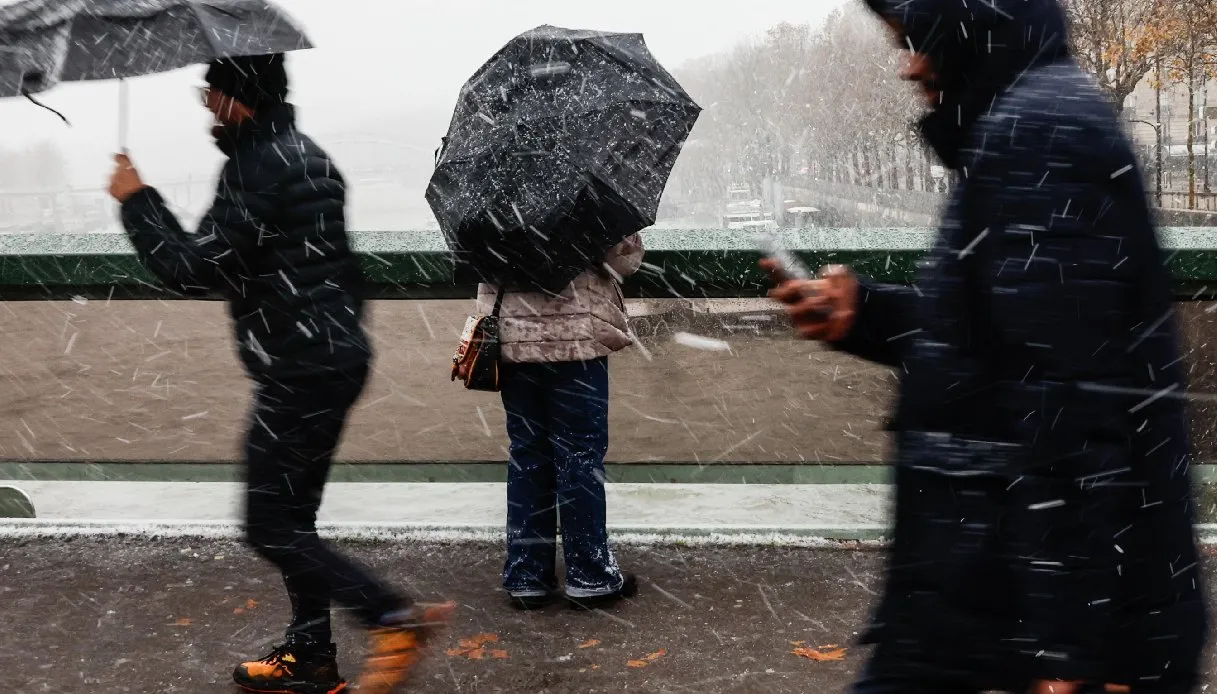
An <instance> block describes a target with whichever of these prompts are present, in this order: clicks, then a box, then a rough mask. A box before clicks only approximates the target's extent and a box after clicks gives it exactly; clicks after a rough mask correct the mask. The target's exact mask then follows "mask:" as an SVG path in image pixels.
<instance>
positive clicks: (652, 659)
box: [642, 648, 668, 663]
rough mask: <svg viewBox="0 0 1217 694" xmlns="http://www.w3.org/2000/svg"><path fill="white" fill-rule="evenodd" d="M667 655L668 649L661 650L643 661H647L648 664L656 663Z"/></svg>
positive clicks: (645, 657)
mask: <svg viewBox="0 0 1217 694" xmlns="http://www.w3.org/2000/svg"><path fill="white" fill-rule="evenodd" d="M667 654H668V649H666V648H661V649H659V650H658V651H655V652H654V653H652V654H650V655H647V656H643V658H642V659H643V660H645V661H647V662H650V663H653V662H655V661H656V660H659V659H660V658H662V657H664V656H665V655H667Z"/></svg>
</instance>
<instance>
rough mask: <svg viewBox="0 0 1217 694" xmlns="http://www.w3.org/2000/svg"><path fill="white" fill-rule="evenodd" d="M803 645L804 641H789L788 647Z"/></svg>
mask: <svg viewBox="0 0 1217 694" xmlns="http://www.w3.org/2000/svg"><path fill="white" fill-rule="evenodd" d="M805 643H807V642H806V641H791V642H790V645H791V646H802V645H803V644H805Z"/></svg>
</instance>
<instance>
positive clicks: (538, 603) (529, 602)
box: [507, 595, 554, 612]
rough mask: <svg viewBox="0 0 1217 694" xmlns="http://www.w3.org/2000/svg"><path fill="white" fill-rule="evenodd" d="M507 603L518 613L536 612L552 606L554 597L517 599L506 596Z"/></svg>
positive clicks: (532, 596) (535, 596) (536, 596)
mask: <svg viewBox="0 0 1217 694" xmlns="http://www.w3.org/2000/svg"><path fill="white" fill-rule="evenodd" d="M507 602H508V603H510V604H511V606H512V607H514V608H515V609H517V610H519V611H520V612H534V611H536V610H543V609H545V608H546V607H549V606H550V605H552V604H554V596H553V595H530V596H528V597H519V598H517V597H514V596H511V595H509V596H507Z"/></svg>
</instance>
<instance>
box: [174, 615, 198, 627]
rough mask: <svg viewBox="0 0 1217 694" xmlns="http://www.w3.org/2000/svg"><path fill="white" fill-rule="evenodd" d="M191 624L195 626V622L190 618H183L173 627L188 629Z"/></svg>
mask: <svg viewBox="0 0 1217 694" xmlns="http://www.w3.org/2000/svg"><path fill="white" fill-rule="evenodd" d="M191 624H194V622H192V621H191V620H190V618H189V617H181V618H179V619H178V620H177V621H176V622H174V623H173V626H176V627H188V626H190V625H191Z"/></svg>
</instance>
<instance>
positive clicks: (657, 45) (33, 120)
mask: <svg viewBox="0 0 1217 694" xmlns="http://www.w3.org/2000/svg"><path fill="white" fill-rule="evenodd" d="M847 1H853V0H740V1H735V2H729V1H724V0H611V1H609V0H281V2H280V5H281V6H282V7H284V8H285V9H287V10H288V11H289V12H290V13H291V14H292V15H293V16H294V17H295V18H296V19H297V20H299V22H300V23H301V24H303V25H304V27H305V28H306V29H307V31H308V33H309V35H310V37H311V38H312V39H313V42H314V43H315V44H316V45H317V46H318V48H317V49H316V50H313V51H306V52H302V53H298V54H295V55H294V56H293V57H292V59H291V61H290V62H289V70H290V71H291V76H292V79H293V95H292V101H293V102H294V103H296V104H297V106H299V107H300V110H301V116H302V123H303V127H304V128H305V129H307V130H309V131H312V132H314V133H326V134H328V133H345V132H347V131H350V130H352V129H354V130H358V129H359V126H358V123H361V122H366V121H367V120H369V119H371V120H376V119H378V118H382V117H383V118H392V117H396V116H397V114H409V113H411V112H420V111H425V112H432V113H434V112H437V111H442V112H446V113H450V112H451V108H452V106H453V104H454V103H455V98H456V95H457V93H458V91H459V89H460V86H461V84H462V83H463V82H464V81H465V79H467V78H468V77H469V76H470V75H471V74H472V73H473V71H474V70H476V69H477V67H478V66H479V65H481V64H482V63H483V62H484V61H485V60H486V59H487V58H489V57H490V56H491V55H492V54H493V53H494V52H495V51H497V50H498V49H499V48H500V47H501V46H502V45H503V44H504V43H505V42H507V41H508V40H509V39H510V38H511V37H512V36H515V35H516V34H518V33H520V32H523V31H526V30H528V29H530V28H532V27H534V26H537V25H539V24H555V25H559V26H567V27H576V28H589V29H591V28H595V29H611V30H620V31H635V32H642V33H643V34H645V36H646V38H647V42H648V44H649V45H650V47H651V50H652V52H654V53H655V55H656V57H658V58H659V60H660V61H661V62H663V63H664V64H665V65H667V66H668V67H669V69H672V68H676V67H678V66H680V65H681V64H682V63H684V62H686V61H688V60H690V59H692V58H696V57H699V56H702V55H707V54H711V53H715V52H718V51H721V50H724V49H727V48H730V47H731V46H732V45H734V44H735V43H737V42H739V41H740V40H743V39H745V38H747V37H749V36H753V35H758V34H760V33H761V32H763V31H764V30H765V29H767V28H768V27H770V26H773V25H774V24H777V23H778V22H781V21H789V22H792V23H801V22H811V23H813V24H815V23H818V22H819V21H821V20H822V19H823V18H824V17H826V16H827V15H828V14H829V13H830V12H831V11H832V10H833V9H835V8H837V7H839V6H841V5H842V4H843V3H844V2H847ZM0 4H6V3H4V2H3V0H0ZM201 83H202V70H201V69H197V68H196V69H188V70H184V71H180V72H177V73H172V74H169V75H161V76H156V77H149V78H143V79H139V80H134V81H133V82H132V84H131V97H132V122H131V142H130V145H131V150H132V154H133V156H134V157H135V158H136V161H137V163H139V164H141V166H142V168H143V169H144V170H145V173H148V172H149V171H152V172H153V173H159V174H160V175H163V176H175V177H176V176H181V175H183V172H185V171H189V170H192V169H193V170H196V171H198V173H200V174H201V175H207V174H210V173H213V168H214V163H215V155H214V153H213V152H211V145H210V139H209V137H208V134H207V130H208V119H207V116H206V114H205V113H203V111H202V108H201V107H200V106H199V105H198V98H197V95H196V92H195V91H194V90H193V89H192V87H193V86H194V85H197V84H201ZM117 93H118V90H117V87H116V84H115V83H112V82H108V83H99V84H88V85H67V86H62V87H59V88H57V89H55V90H53V91H51V92H48V93H46V94H45V95H43V98H44V100H45V101H46V102H47V103H49V104H51V105H53V106H55V107H56V108H59V109H60V110H62V111H64V113H65V114H66V115H68V117H69V118H70V119H71V120H72V122H73V126H74V127H73V128H71V129H68V128H67V127H66V126H64V125H63V124H62V123H61V122H59V120H58V119H56V118H55V117H54V116H52V115H51V114H49V113H47V112H45V111H42V110H40V109H37V108H35V107H34V106H33V105H32V104H29V103H28V102H25V101H24V100H20V99H12V100H7V101H3V102H0V123H3V124H4V127H3V128H0V147H8V146H20V145H23V144H33V143H35V142H37V141H39V140H49V141H53V142H55V143H58V144H59V145H60V147H61V148H62V149H63V150H64V151H65V152H67V153H69V164H70V165H71V168H72V178H73V180H74V182H75V183H77V184H84V183H86V182H90V181H92V180H98V179H99V178H100V177H102V176H104V175H105V173H106V172H107V171H108V169H109V161H108V155H109V154H110V153H111V152H112V151H113V149H114V148H115V143H116V140H117ZM405 122H407V121H406V120H405V119H403V124H404V123H405ZM437 127H438V126H437ZM428 129H430V126H428ZM438 129H439V130H440V131H441V132H434V133H426V134H425V135H426V139H427V141H428V142H431V141H438V139H439V137H440V136H441V135H442V134H443V132H442V127H439V128H438ZM322 144H324V142H323V143H322ZM195 162H198V164H197V167H196V166H195ZM340 164H341V162H340Z"/></svg>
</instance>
